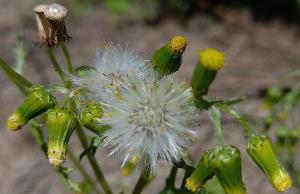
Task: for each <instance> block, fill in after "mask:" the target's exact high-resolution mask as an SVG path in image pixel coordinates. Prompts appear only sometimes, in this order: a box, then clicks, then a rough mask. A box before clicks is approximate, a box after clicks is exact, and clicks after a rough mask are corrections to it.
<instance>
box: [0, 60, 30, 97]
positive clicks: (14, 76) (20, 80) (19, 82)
mask: <svg viewBox="0 0 300 194" xmlns="http://www.w3.org/2000/svg"><path fill="white" fill-rule="evenodd" d="M0 68H1V69H2V70H3V72H4V73H5V74H6V75H7V76H8V77H9V78H10V80H11V81H12V82H13V83H14V84H15V85H16V86H17V87H18V88H19V89H20V90H21V91H22V92H23V93H24V94H26V93H27V92H28V91H29V88H31V86H32V85H33V84H32V83H31V82H30V81H28V80H27V79H26V78H24V77H23V76H22V75H20V74H19V73H17V72H15V71H14V70H13V69H12V68H11V67H10V66H9V65H8V64H7V63H5V62H4V61H3V60H2V59H1V58H0Z"/></svg>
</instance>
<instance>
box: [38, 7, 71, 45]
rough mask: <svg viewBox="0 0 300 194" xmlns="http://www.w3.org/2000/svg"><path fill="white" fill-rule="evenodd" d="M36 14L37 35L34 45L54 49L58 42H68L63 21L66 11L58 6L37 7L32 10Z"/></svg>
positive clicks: (68, 37)
mask: <svg viewBox="0 0 300 194" xmlns="http://www.w3.org/2000/svg"><path fill="white" fill-rule="evenodd" d="M33 10H34V11H35V13H36V20H37V25H38V30H39V32H38V35H37V39H36V41H35V42H36V45H40V46H47V47H54V46H57V45H58V44H59V43H60V42H62V41H63V42H64V41H68V40H69V39H70V38H71V37H70V36H69V35H68V34H67V31H66V27H65V22H64V19H65V17H66V16H67V15H68V10H67V8H65V7H64V6H62V5H59V4H56V3H54V4H50V5H45V4H42V5H37V6H35V7H34V9H33Z"/></svg>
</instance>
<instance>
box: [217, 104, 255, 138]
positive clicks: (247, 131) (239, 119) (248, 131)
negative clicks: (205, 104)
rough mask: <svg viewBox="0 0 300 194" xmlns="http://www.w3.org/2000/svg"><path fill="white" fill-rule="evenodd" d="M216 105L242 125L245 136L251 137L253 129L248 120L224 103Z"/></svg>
mask: <svg viewBox="0 0 300 194" xmlns="http://www.w3.org/2000/svg"><path fill="white" fill-rule="evenodd" d="M218 107H219V108H220V109H221V110H223V111H224V112H227V113H229V114H230V115H231V116H232V117H233V118H234V119H235V120H236V121H237V122H238V123H239V124H240V125H241V126H242V128H243V133H244V136H245V137H246V138H248V137H251V136H252V135H253V134H254V131H253V130H252V128H251V127H250V125H249V123H248V121H247V120H246V119H245V118H244V117H243V116H242V115H241V114H239V113H238V112H237V111H235V110H233V109H231V108H230V107H228V106H227V105H224V104H218Z"/></svg>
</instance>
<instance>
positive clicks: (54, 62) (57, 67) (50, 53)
mask: <svg viewBox="0 0 300 194" xmlns="http://www.w3.org/2000/svg"><path fill="white" fill-rule="evenodd" d="M47 53H48V56H49V59H50V60H51V62H52V65H53V68H54V69H55V71H56V72H57V74H58V75H59V77H60V78H61V79H62V80H63V81H65V73H64V71H63V70H62V68H61V67H60V65H59V64H58V62H57V60H56V58H55V56H54V53H53V49H52V48H48V49H47Z"/></svg>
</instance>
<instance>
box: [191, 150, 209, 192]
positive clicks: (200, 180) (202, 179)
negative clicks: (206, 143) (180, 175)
mask: <svg viewBox="0 0 300 194" xmlns="http://www.w3.org/2000/svg"><path fill="white" fill-rule="evenodd" d="M209 154H210V152H209V151H206V152H205V153H204V154H203V155H202V157H201V159H200V161H199V163H198V165H197V166H196V169H195V170H194V172H193V173H192V175H191V176H190V177H189V178H187V180H186V184H185V186H186V188H187V189H188V190H190V191H192V192H196V191H200V189H201V188H202V187H203V186H204V184H205V183H206V182H207V181H208V180H209V179H211V178H212V177H213V176H214V172H213V170H212V169H211V167H210V166H209Z"/></svg>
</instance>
